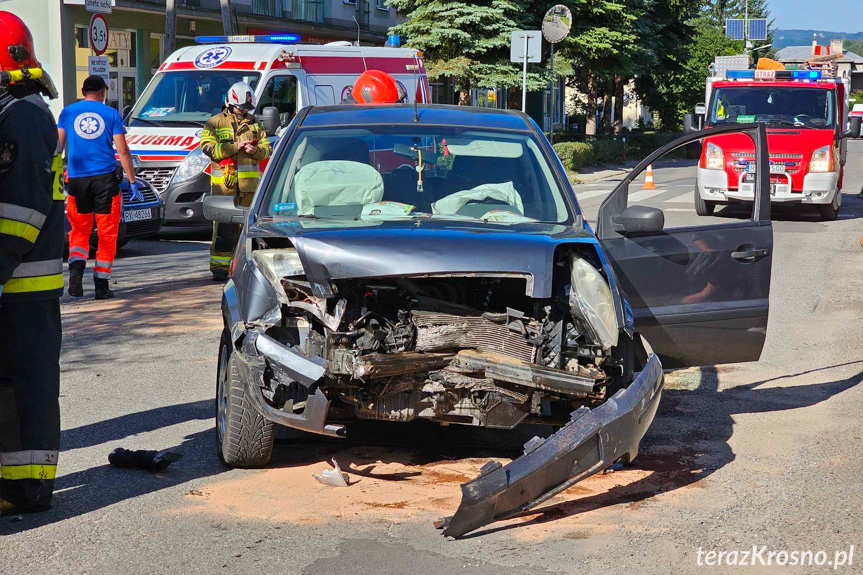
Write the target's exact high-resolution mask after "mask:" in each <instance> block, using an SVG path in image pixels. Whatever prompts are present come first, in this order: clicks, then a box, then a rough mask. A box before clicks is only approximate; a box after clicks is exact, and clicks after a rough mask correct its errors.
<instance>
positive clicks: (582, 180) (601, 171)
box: [569, 159, 697, 184]
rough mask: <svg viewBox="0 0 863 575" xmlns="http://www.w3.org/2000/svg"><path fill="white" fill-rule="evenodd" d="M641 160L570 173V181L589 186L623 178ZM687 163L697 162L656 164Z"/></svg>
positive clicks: (660, 161)
mask: <svg viewBox="0 0 863 575" xmlns="http://www.w3.org/2000/svg"><path fill="white" fill-rule="evenodd" d="M640 162H641V160H629V161H627V162H626V163H625V164H611V165H606V166H592V167H588V168H584V169H583V170H582V171H581V172H570V174H569V179H570V180H571V181H573V182H575V183H577V184H589V183H591V182H599V181H601V180H607V179H609V178H613V177H615V176H622V175H623V174H626V173H628V172H630V171H632V169H633V168H634V167H635V166H637V165H638V164H639V163H640ZM686 162H692V163H694V162H697V160H678V159H669V160H659V161H658V162H656V163H655V164H654V167H656V166H673V165H675V164H683V163H686Z"/></svg>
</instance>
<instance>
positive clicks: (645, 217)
mask: <svg viewBox="0 0 863 575" xmlns="http://www.w3.org/2000/svg"><path fill="white" fill-rule="evenodd" d="M205 213H206V212H205ZM664 226H665V214H664V213H663V212H662V210H660V209H659V208H651V207H649V206H629V207H628V208H626V209H625V210H623V212H621V214H620V215H618V216H615V217H614V218H613V219H612V227H613V228H614V231H616V232H617V233H619V234H623V235H626V234H655V233H659V232H661V231H662V228H663V227H664Z"/></svg>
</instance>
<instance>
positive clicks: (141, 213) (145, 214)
mask: <svg viewBox="0 0 863 575" xmlns="http://www.w3.org/2000/svg"><path fill="white" fill-rule="evenodd" d="M125 216H126V221H127V222H137V221H139V220H149V219H151V218H152V217H153V210H152V209H150V208H147V209H144V210H129V211H128V212H126V213H125Z"/></svg>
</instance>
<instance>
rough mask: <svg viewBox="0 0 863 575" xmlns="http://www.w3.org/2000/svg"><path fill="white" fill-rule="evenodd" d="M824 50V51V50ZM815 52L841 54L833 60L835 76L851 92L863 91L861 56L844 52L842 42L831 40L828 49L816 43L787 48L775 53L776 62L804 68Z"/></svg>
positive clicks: (862, 62) (862, 63) (862, 60)
mask: <svg viewBox="0 0 863 575" xmlns="http://www.w3.org/2000/svg"><path fill="white" fill-rule="evenodd" d="M825 49H826V50H825ZM816 51H818V52H819V53H820V52H822V51H823V52H824V53H826V54H840V53H841V54H842V56H841V57H840V58H837V59H836V60H833V63H834V64H835V66H836V75H837V76H838V77H840V78H842V79H843V80H845V82H846V83H847V84H848V86H849V87H850V89H851V91H852V92H857V91H860V90H863V56H860V55H858V54H855V53H854V52H850V51H848V50H845V48H844V47H843V45H842V40H833V41H832V42H831V43H830V47H829V48H827V47H826V46H825V47H819V46H818V44H817V42H813V43H812V45H811V46H788V47H786V48H782V49H781V50H779V51H778V52H776V60H778V61H779V62H782V63H783V64H791V65H798V66H804V65H806V64H807V63H808V62H809V60H810V59H811V58H813V57H814V56H815V55H816Z"/></svg>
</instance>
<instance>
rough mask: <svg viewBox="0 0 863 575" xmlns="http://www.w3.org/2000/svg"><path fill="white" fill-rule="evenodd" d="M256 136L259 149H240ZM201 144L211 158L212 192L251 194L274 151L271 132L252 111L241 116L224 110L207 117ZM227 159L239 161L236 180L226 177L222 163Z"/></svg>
mask: <svg viewBox="0 0 863 575" xmlns="http://www.w3.org/2000/svg"><path fill="white" fill-rule="evenodd" d="M255 140H257V142H258V151H257V152H255V154H254V155H252V156H250V155H249V154H247V153H246V152H245V151H243V150H241V149H240V146H241V145H242V144H243V143H245V142H252V141H255ZM200 145H201V151H202V152H203V153H204V155H205V156H207V157H208V158H210V160H211V163H210V191H211V193H212V194H214V195H237V196H241V197H248V198H251V195H252V194H254V193H255V189H257V187H258V182H259V181H260V179H261V169H260V164H261V162H262V161H264V160H266V159H267V158H269V157H270V153H271V152H272V147H271V146H270V141H269V140H268V139H267V134H266V132H264V129H263V127H261V124H260V123H259V122H258V120H257V119H256V118H255V117H254V116H253V115H252V114H246V115H245V116H244V117H242V118H240V117H238V116H235V115H234V114H231V113H229V112H228V111H227V110H224V111H222V112H221V113H219V114H216V115H215V116H213V117H212V118H210V119H209V120H208V121H207V124H206V126H204V129H203V130H202V131H201V144H200ZM226 159H233V160H234V162H235V164H236V173H235V174H234V178H235V179H236V181H235V182H230V181H226V178H225V173H224V171H223V169H222V167H221V165H220V164H221V162H222V161H223V160H226ZM229 179H230V178H229ZM243 199H245V198H243Z"/></svg>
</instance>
